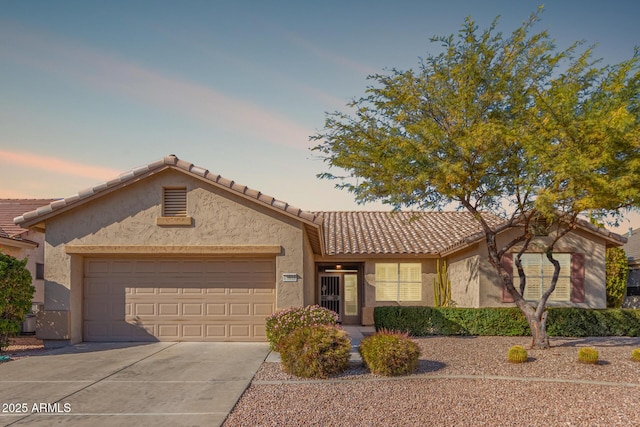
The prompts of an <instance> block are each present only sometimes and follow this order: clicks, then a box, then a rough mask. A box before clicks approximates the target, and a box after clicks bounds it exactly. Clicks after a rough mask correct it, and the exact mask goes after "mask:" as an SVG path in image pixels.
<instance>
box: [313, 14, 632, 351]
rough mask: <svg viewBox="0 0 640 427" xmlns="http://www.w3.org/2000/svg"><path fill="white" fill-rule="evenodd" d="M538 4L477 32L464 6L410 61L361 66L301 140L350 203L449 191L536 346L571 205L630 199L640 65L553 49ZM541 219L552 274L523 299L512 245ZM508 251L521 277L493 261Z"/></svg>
mask: <svg viewBox="0 0 640 427" xmlns="http://www.w3.org/2000/svg"><path fill="white" fill-rule="evenodd" d="M541 12H542V9H539V10H538V11H537V12H536V13H533V14H532V15H531V16H530V18H529V19H528V20H527V21H525V22H523V24H522V25H521V26H520V27H519V28H518V29H516V30H515V31H513V32H512V33H511V34H510V35H509V36H508V37H505V36H503V34H502V33H501V32H497V31H496V28H497V23H498V20H497V18H496V20H494V21H493V23H492V24H491V25H490V27H489V28H488V29H486V30H484V31H479V29H478V27H477V25H476V24H475V23H474V21H473V20H471V18H467V19H466V20H465V23H464V24H463V25H462V27H461V29H460V30H459V32H458V35H457V36H455V35H450V36H448V37H434V38H432V40H431V41H432V42H436V43H440V44H441V46H442V48H443V51H442V52H441V53H439V54H437V55H431V54H428V55H427V56H426V58H424V59H422V60H421V63H420V67H419V69H418V70H408V71H402V70H398V69H391V70H390V72H389V74H388V75H383V74H376V75H373V76H369V79H370V80H372V81H373V82H374V84H372V85H370V86H368V88H367V91H366V95H365V96H364V97H362V98H360V99H355V100H354V101H352V102H351V103H350V104H349V107H350V108H351V111H352V112H351V113H344V112H334V113H330V114H327V117H326V121H325V127H324V129H323V130H321V131H319V132H318V133H317V134H316V135H314V136H312V137H311V139H312V140H315V141H317V142H318V144H317V145H316V146H315V147H314V148H313V150H315V151H317V152H319V153H320V155H321V156H323V157H324V160H325V162H326V163H328V165H329V169H330V170H331V171H327V172H324V173H322V174H320V175H319V177H320V178H325V179H339V181H338V184H337V187H338V188H343V189H347V190H349V191H351V192H352V193H353V194H354V196H355V198H356V200H357V201H358V202H361V203H364V202H369V201H378V200H380V201H382V202H384V203H387V204H390V205H392V206H393V207H394V209H400V208H401V207H404V206H407V207H413V208H420V209H439V208H442V207H443V206H446V205H448V204H451V203H453V204H456V205H458V206H459V207H460V208H463V209H466V210H468V211H469V212H470V213H472V214H473V216H474V217H475V218H476V219H477V220H478V223H479V224H480V226H481V228H482V230H483V231H484V235H485V240H486V244H487V247H488V252H489V261H490V263H491V264H492V265H493V267H494V268H495V270H496V272H497V273H498V274H499V277H500V278H501V280H502V284H503V285H504V286H505V287H506V289H507V290H508V291H509V293H510V294H511V296H512V298H513V300H514V302H515V304H516V305H517V306H518V307H519V308H520V309H521V310H522V312H523V313H524V315H525V316H526V318H527V321H528V322H529V325H530V326H531V330H532V334H533V346H534V347H537V348H547V347H548V346H549V338H548V336H547V333H546V316H547V314H546V309H545V307H546V302H547V300H548V298H549V296H550V295H551V293H552V292H553V290H554V289H555V285H556V282H557V278H558V275H559V272H560V264H559V263H558V262H557V261H556V260H555V259H554V258H553V248H554V246H555V244H556V243H557V242H558V240H560V239H561V238H562V237H563V236H564V235H566V234H567V233H568V232H570V231H571V230H572V229H574V228H575V226H576V224H577V222H578V221H579V219H578V217H579V215H580V214H583V213H587V212H588V213H589V214H590V215H591V216H592V217H594V218H596V219H600V220H602V219H603V218H617V216H616V215H618V214H619V213H620V211H621V209H625V208H634V207H637V206H638V204H639V202H640V197H639V195H640V173H639V172H640V126H639V123H640V118H639V111H640V108H639V101H640V91H639V88H640V73H639V72H638V68H639V67H638V65H639V62H638V61H639V57H638V52H637V51H636V52H635V53H634V55H633V57H632V58H631V59H629V60H627V61H625V62H622V63H620V64H617V65H613V66H604V67H600V68H598V67H597V63H598V61H594V60H592V49H591V48H587V49H585V50H584V51H583V52H581V53H580V52H578V50H579V49H580V47H581V44H580V43H575V44H573V45H572V46H570V47H569V48H567V49H565V50H557V49H556V46H555V45H554V43H553V41H552V40H551V39H550V37H549V35H548V34H547V32H546V31H543V32H539V33H535V34H532V29H533V27H534V25H535V24H536V22H538V21H539V19H540V14H541ZM338 171H339V172H338ZM505 206H507V207H506V208H505ZM483 211H490V212H494V213H499V214H501V215H502V216H503V217H504V218H505V223H504V225H503V226H502V227H499V228H492V227H491V226H490V225H489V223H488V222H487V221H486V219H485V217H483V215H482V212H483ZM514 225H519V226H521V227H519V228H518V229H520V230H522V232H521V233H520V234H519V235H518V236H517V237H516V238H515V239H513V240H512V241H510V242H506V243H505V244H504V245H501V246H500V247H498V244H497V240H496V236H497V234H498V233H499V232H500V231H501V230H502V229H504V228H506V227H510V226H514ZM540 231H543V232H544V233H547V234H548V235H549V238H548V239H546V242H547V244H546V247H544V248H543V249H544V252H545V253H546V256H547V259H549V261H550V262H552V263H553V264H554V266H555V274H554V276H553V281H552V283H551V286H550V287H549V289H548V290H546V291H545V293H544V294H543V295H542V297H541V299H540V300H539V301H537V303H535V304H532V303H530V302H528V301H526V300H525V299H524V298H523V297H522V295H523V293H524V289H525V286H526V276H525V274H524V271H523V269H522V267H521V264H520V257H521V255H522V253H524V251H526V249H527V248H528V245H529V243H530V242H531V241H532V239H533V236H534V234H536V232H540ZM514 250H515V251H518V253H517V255H516V256H515V259H514V261H515V265H516V266H517V268H518V272H519V277H520V286H519V287H518V289H516V287H515V286H514V282H513V280H512V278H511V274H510V272H509V271H506V269H505V268H504V267H503V265H502V263H501V259H502V256H503V255H504V254H505V253H507V252H511V251H514Z"/></svg>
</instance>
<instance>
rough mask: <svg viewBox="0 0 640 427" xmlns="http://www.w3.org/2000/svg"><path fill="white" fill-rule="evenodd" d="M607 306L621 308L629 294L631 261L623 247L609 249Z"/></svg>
mask: <svg viewBox="0 0 640 427" xmlns="http://www.w3.org/2000/svg"><path fill="white" fill-rule="evenodd" d="M606 265H607V307H609V308H620V306H621V305H622V302H623V301H624V297H625V295H626V294H627V277H628V276H629V261H628V259H627V254H626V253H625V251H624V249H622V248H609V249H607V263H606Z"/></svg>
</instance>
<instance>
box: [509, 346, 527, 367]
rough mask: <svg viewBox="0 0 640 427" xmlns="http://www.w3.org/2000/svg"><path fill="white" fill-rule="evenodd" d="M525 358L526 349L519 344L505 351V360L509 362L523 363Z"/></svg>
mask: <svg viewBox="0 0 640 427" xmlns="http://www.w3.org/2000/svg"><path fill="white" fill-rule="evenodd" d="M527 359H528V355H527V350H526V349H525V348H524V347H523V346H521V345H514V346H513V347H511V348H510V349H509V351H508V352H507V360H509V362H511V363H524V362H526V361H527Z"/></svg>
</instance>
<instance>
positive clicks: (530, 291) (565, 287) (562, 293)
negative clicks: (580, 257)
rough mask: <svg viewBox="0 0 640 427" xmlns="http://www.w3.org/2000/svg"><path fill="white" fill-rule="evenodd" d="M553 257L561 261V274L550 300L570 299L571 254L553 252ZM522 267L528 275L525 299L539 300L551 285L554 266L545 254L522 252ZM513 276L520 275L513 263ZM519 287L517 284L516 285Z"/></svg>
mask: <svg viewBox="0 0 640 427" xmlns="http://www.w3.org/2000/svg"><path fill="white" fill-rule="evenodd" d="M553 258H554V259H556V260H557V261H558V262H559V263H560V276H559V277H558V282H557V283H556V289H555V290H554V291H553V293H552V294H551V295H550V296H549V301H569V299H570V298H571V254H553ZM521 262H522V268H523V269H524V273H525V275H526V277H527V286H526V287H525V289H524V295H523V297H524V299H526V300H539V299H540V297H542V294H543V293H544V292H545V291H546V290H547V289H549V287H550V286H551V280H552V278H553V272H554V266H553V264H552V263H551V262H550V261H549V260H548V259H547V256H546V255H545V254H540V253H535V254H534V253H528V254H522V257H521ZM513 277H518V268H517V267H516V265H515V263H514V264H513ZM516 287H517V286H516Z"/></svg>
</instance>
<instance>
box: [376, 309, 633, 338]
mask: <svg viewBox="0 0 640 427" xmlns="http://www.w3.org/2000/svg"><path fill="white" fill-rule="evenodd" d="M373 313H374V314H373V316H374V323H375V326H376V329H382V328H386V329H391V330H397V331H404V332H407V333H409V334H410V335H412V336H425V335H498V336H525V335H530V334H531V330H530V328H529V325H528V323H527V320H526V319H525V317H524V315H523V314H522V312H521V311H520V310H519V309H518V308H517V307H500V308H450V307H443V308H438V307H415V306H414V307H398V306H395V307H376V308H375V309H374V312H373ZM547 333H548V334H549V335H550V336H558V337H595V336H630V337H637V336H640V310H634V309H606V310H604V309H603V310H595V309H585V308H573V307H553V308H549V309H548V318H547Z"/></svg>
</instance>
